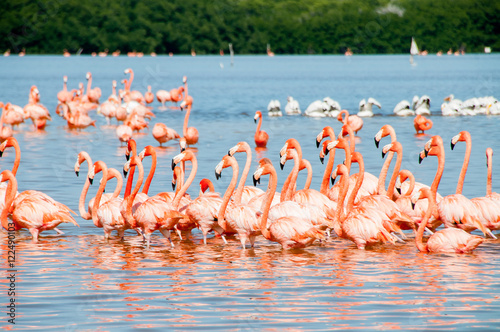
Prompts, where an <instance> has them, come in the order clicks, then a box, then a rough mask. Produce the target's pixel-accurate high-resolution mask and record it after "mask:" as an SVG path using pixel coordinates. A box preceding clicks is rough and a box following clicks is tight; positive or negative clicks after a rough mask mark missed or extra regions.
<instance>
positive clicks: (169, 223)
mask: <svg viewBox="0 0 500 332" xmlns="http://www.w3.org/2000/svg"><path fill="white" fill-rule="evenodd" d="M131 166H137V168H138V170H139V176H138V179H137V184H136V186H135V188H134V190H133V191H132V193H131V194H130V195H129V196H128V197H127V198H125V200H124V201H123V202H124V203H125V205H126V210H125V211H123V208H122V210H121V211H122V215H123V217H124V220H125V222H126V223H128V225H129V228H134V229H135V228H139V229H140V230H141V233H142V234H143V236H144V239H145V240H146V242H147V247H148V248H149V246H150V242H151V234H152V233H153V232H154V231H155V230H159V231H160V233H162V234H163V236H165V237H166V238H167V239H168V240H169V242H170V244H171V246H172V247H174V243H173V242H172V239H171V238H170V231H171V230H172V229H175V225H176V224H177V222H178V221H179V220H180V219H182V218H184V217H185V215H184V214H181V213H180V212H178V211H175V210H174V209H173V208H172V205H170V204H168V203H166V202H165V201H164V200H163V199H162V198H160V197H159V196H154V197H150V198H148V199H147V200H145V201H144V202H143V203H142V204H141V205H139V206H138V207H137V209H136V210H135V212H132V204H133V201H134V198H135V195H137V192H138V191H139V187H140V185H141V184H142V180H143V177H144V170H143V167H142V163H141V161H140V158H139V157H138V156H132V157H131V158H130V159H129V161H127V163H125V166H124V167H123V170H124V172H125V173H126V172H127V171H128V170H129V169H130V167H131ZM122 207H123V203H122ZM124 212H125V213H124ZM130 226H132V227H130Z"/></svg>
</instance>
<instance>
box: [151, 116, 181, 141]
mask: <svg viewBox="0 0 500 332" xmlns="http://www.w3.org/2000/svg"><path fill="white" fill-rule="evenodd" d="M151 134H152V135H153V137H154V139H155V140H157V141H158V143H160V146H162V143H167V142H168V141H170V140H173V139H179V138H181V137H180V136H179V134H178V133H177V132H176V131H175V130H174V129H172V128H169V127H167V126H166V125H165V124H164V123H161V122H159V123H156V124H155V126H154V127H153V131H152V133H151Z"/></svg>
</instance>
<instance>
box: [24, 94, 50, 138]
mask: <svg viewBox="0 0 500 332" xmlns="http://www.w3.org/2000/svg"><path fill="white" fill-rule="evenodd" d="M39 101H40V92H39V91H38V88H37V87H36V86H34V85H33V86H32V87H31V90H30V95H29V103H28V104H27V105H26V106H24V112H25V114H29V117H30V118H31V120H32V121H33V124H34V125H35V130H36V129H44V128H45V124H46V120H49V121H52V118H51V117H50V113H49V110H48V109H47V108H46V107H45V106H43V105H42V104H39Z"/></svg>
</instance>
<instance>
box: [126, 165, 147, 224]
mask: <svg viewBox="0 0 500 332" xmlns="http://www.w3.org/2000/svg"><path fill="white" fill-rule="evenodd" d="M134 167H135V166H134ZM132 169H133V168H131V170H132ZM137 169H138V170H139V176H138V177H137V183H136V184H135V187H134V190H133V191H132V192H131V193H130V195H128V196H127V197H126V199H125V201H126V203H125V204H127V205H126V206H127V208H126V212H125V215H124V216H123V217H124V219H125V220H126V221H127V223H128V224H129V226H130V227H131V228H136V227H137V221H136V220H135V218H134V215H133V213H132V205H133V204H134V199H135V196H136V195H137V193H138V192H139V189H140V188H141V186H142V181H143V180H144V168H143V167H142V163H141V162H140V161H139V162H138V163H137Z"/></svg>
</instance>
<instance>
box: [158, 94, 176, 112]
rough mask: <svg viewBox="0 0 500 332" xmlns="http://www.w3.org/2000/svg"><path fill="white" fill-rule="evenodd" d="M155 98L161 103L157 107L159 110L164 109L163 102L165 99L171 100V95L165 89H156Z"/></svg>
mask: <svg viewBox="0 0 500 332" xmlns="http://www.w3.org/2000/svg"><path fill="white" fill-rule="evenodd" d="M156 99H157V100H158V102H160V103H161V106H160V107H158V109H159V110H166V109H167V107H166V106H165V103H166V102H167V101H171V100H172V99H171V97H170V92H169V91H167V90H158V91H157V92H156Z"/></svg>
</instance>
